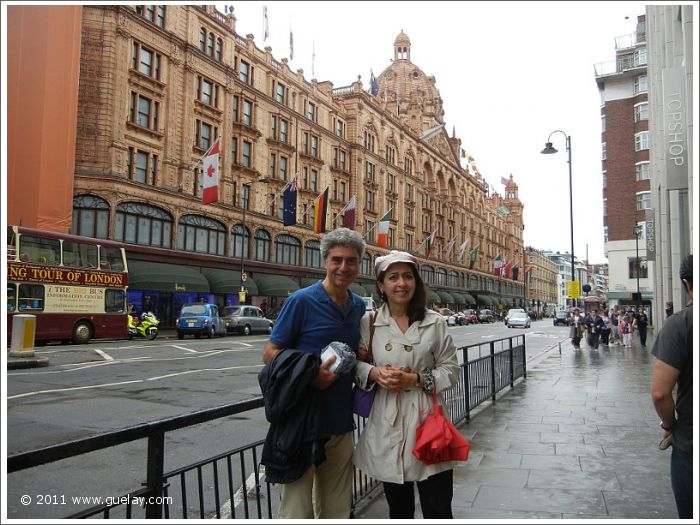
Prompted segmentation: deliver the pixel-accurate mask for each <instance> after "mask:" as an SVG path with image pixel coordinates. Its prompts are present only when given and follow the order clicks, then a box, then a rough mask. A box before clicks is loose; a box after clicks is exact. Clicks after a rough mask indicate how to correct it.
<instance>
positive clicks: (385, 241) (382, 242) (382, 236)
mask: <svg viewBox="0 0 700 525" xmlns="http://www.w3.org/2000/svg"><path fill="white" fill-rule="evenodd" d="M390 222H391V210H389V211H388V212H386V213H385V214H384V217H382V218H381V219H379V224H378V225H377V246H379V247H380V248H386V247H387V246H388V245H389V223H390Z"/></svg>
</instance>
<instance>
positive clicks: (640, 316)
mask: <svg viewBox="0 0 700 525" xmlns="http://www.w3.org/2000/svg"><path fill="white" fill-rule="evenodd" d="M648 325H649V317H647V314H646V313H645V312H644V309H643V308H639V309H638V310H637V331H638V332H639V342H640V343H642V346H646V345H647V326H648Z"/></svg>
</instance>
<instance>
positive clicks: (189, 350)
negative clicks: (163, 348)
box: [169, 345, 199, 354]
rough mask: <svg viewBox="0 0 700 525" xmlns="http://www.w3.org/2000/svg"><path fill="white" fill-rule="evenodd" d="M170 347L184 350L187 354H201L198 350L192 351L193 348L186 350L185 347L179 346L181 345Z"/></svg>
mask: <svg viewBox="0 0 700 525" xmlns="http://www.w3.org/2000/svg"><path fill="white" fill-rule="evenodd" d="M169 346H172V347H173V348H179V349H180V350H184V351H185V352H191V353H193V354H198V353H199V352H198V351H197V350H192V349H191V348H185V347H184V346H179V345H169Z"/></svg>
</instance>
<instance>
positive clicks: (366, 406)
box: [352, 385, 377, 417]
mask: <svg viewBox="0 0 700 525" xmlns="http://www.w3.org/2000/svg"><path fill="white" fill-rule="evenodd" d="M376 392H377V385H374V388H372V390H362V389H361V388H358V387H357V386H355V388H353V390H352V411H353V412H354V413H355V414H357V415H358V416H361V417H369V413H370V412H371V411H372V403H374V394H375V393H376Z"/></svg>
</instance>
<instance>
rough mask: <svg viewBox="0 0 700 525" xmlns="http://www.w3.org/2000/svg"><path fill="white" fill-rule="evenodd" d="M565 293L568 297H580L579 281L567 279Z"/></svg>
mask: <svg viewBox="0 0 700 525" xmlns="http://www.w3.org/2000/svg"><path fill="white" fill-rule="evenodd" d="M566 294H567V296H568V297H569V298H570V299H580V298H581V281H567V282H566Z"/></svg>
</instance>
